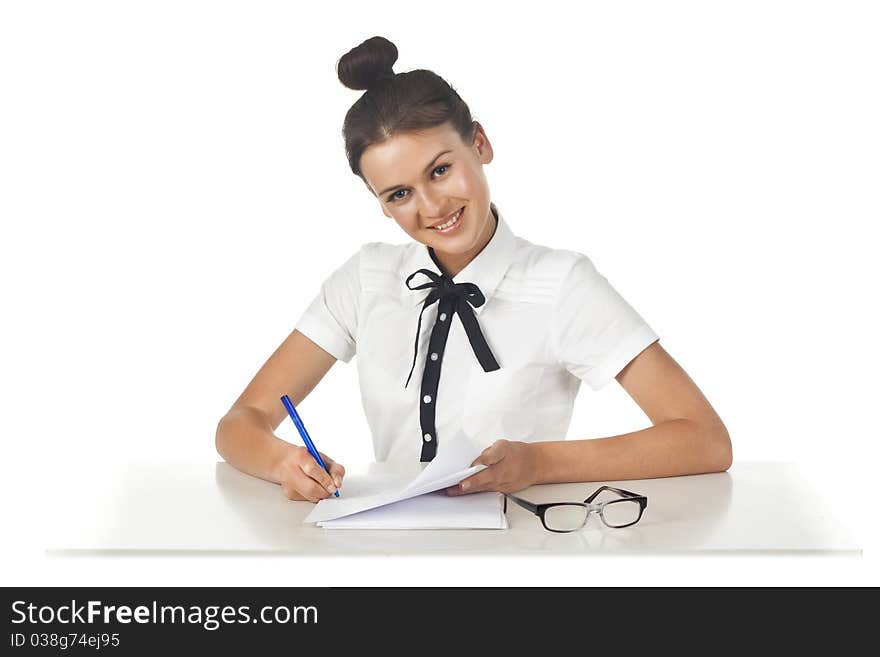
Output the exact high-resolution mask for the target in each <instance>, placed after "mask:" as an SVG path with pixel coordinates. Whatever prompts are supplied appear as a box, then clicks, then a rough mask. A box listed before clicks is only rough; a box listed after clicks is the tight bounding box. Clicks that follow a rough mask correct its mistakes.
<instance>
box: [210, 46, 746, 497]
mask: <svg viewBox="0 0 880 657" xmlns="http://www.w3.org/2000/svg"><path fill="white" fill-rule="evenodd" d="M396 61H397V49H396V47H395V46H394V44H392V43H391V42H390V41H388V40H387V39H384V38H382V37H373V38H371V39H367V40H366V41H364V42H363V43H361V44H359V45H358V46H357V47H355V48H353V49H352V50H351V51H349V52H348V53H346V54H345V55H344V56H343V57H342V58H341V59H340V60H339V63H338V67H337V74H338V76H339V79H340V81H341V82H342V83H343V84H344V85H346V86H347V87H349V88H351V89H356V90H365V91H364V93H363V94H362V95H361V96H360V98H359V99H358V100H357V101H356V102H355V103H354V105H353V106H352V107H351V108H350V109H349V111H348V113H347V114H346V117H345V121H344V125H343V135H344V138H345V150H346V156H347V158H348V163H349V166H350V168H351V170H352V172H353V173H354V174H355V175H357V176H358V177H360V178H361V180H363V182H364V184H365V185H366V187H367V189H368V190H369V192H370V194H371V195H372V196H373V198H374V199H375V200H377V201H378V203H379V207H380V209H381V211H382V213H383V214H384V215H385V216H386V217H388V218H390V219H393V220H394V221H395V222H396V223H397V225H398V226H400V228H401V229H402V230H403V231H404V232H405V233H406V234H407V235H408V236H409V237H410V238H411V242H410V243H407V244H385V243H381V242H372V243H369V244H365V245H364V246H363V247H361V248H360V249H359V250H358V251H357V252H356V253H354V254H352V255H350V257H348V259H347V260H346V261H345V262H344V263H343V264H342V265H341V266H340V267H339V268H338V269H337V270H336V271H334V272H333V274H332V275H331V276H330V277H328V278H327V280H326V281H325V282H324V284H323V285H322V286H321V289H320V291H319V292H318V294H317V295H316V296H315V297H314V299H313V300H312V302H311V303H310V304H309V306H308V307H307V308H306V309H305V310H304V312H303V314H302V316H301V318H300V320H299V322H298V323H297V325H296V327H295V329H294V330H293V331H292V332H291V334H290V336H289V337H288V338H287V339H286V340H285V341H284V343H282V345H281V346H280V347H279V348H278V349H277V350H276V351H275V352H274V353H273V354H272V355H271V357H270V358H269V359H268V360H267V361H266V363H265V364H264V365H263V367H262V368H261V369H260V371H259V372H258V373H257V374H256V376H255V377H254V378H253V380H252V381H251V382H250V384H249V385H248V386H247V388H246V389H245V390H244V392H243V393H242V395H241V396H240V397H239V399H238V400H237V401H236V402H235V404H233V406H232V408H231V409H230V410H229V412H228V413H227V414H226V415H225V416H224V417H223V419H221V421H220V423H219V425H218V429H217V437H216V442H217V449H218V451H219V452H220V454H221V455H223V457H224V458H225V459H226V460H227V461H229V462H230V463H231V464H232V465H234V466H235V467H237V468H239V469H241V470H243V471H245V472H249V473H251V474H254V475H256V476H259V477H263V478H265V479H269V480H272V481H276V482H278V483H280V484H281V485H282V487H283V490H284V492H285V494H286V495H287V496H288V497H291V498H293V499H308V500H312V501H318V500H319V499H323V498H326V497H329V496H330V495H332V494H333V493H334V491H335V490H336V487H338V486H340V484H341V482H342V478H343V477H344V474H345V470H344V468H343V467H342V466H341V465H340V464H338V463H336V462H335V461H334V460H332V459H330V458H329V457H327V456H326V455H322V456H323V458H324V461H325V462H326V463H327V465H328V469H329V472H325V471H324V470H323V469H321V468H320V467H317V465H316V461H315V459H314V458H312V457H311V455H309V454H308V452H307V451H306V450H305V448H301V447H296V446H293V445H290V444H288V443H286V442H284V441H281V440H280V439H278V438H277V437H276V436H275V435H274V433H273V432H274V430H275V428H276V427H277V426H278V425H279V423H280V422H281V420H282V419H283V418H284V409H283V408H282V407H281V405H280V404H279V403H278V399H279V397H280V396H281V395H283V394H287V395H288V396H289V397H290V398H291V399H292V400H293V401H294V403H296V404H298V403H299V402H300V401H302V399H303V398H305V397H306V395H308V394H309V392H310V391H311V390H312V389H313V388H314V387H315V386H316V385H317V384H318V382H319V381H320V380H321V379H322V377H323V376H324V375H325V374H326V372H327V371H328V370H329V369H330V367H331V366H332V365H333V363H334V362H336V360H342V361H344V362H348V361H350V360H351V359H352V358H353V357H354V355H355V353H357V355H358V359H357V367H358V376H359V381H360V390H361V395H362V402H363V408H364V411H365V413H366V417H367V421H368V424H369V426H370V429H371V432H372V439H373V448H374V453H375V456H376V459H377V460H380V461H384V460H399V461H408V462H413V461H422V462H425V461H430V460H432V459H433V458H434V457H435V456H436V454H437V451H438V450H440V449H443V445H444V440H446V439H447V438H449V437H450V436H453V435H455V434H456V433H457V432H458V431H459V430H463V431H464V432H465V433H466V434H467V435H469V436H470V437H471V438H472V439H473V440H474V441H475V442H477V443H478V444H479V445H480V446H482V447H485V449H484V450H483V452H482V454H481V456H480V457H479V459H477V461H475V463H481V464H484V465H486V466H488V467H487V468H485V469H484V470H482V471H481V472H479V473H477V474H475V475H473V476H472V477H470V478H469V479H466V480H464V481H463V482H462V483H461V485H460V486H457V487H455V488H454V489H450V490H449V491H448V492H449V493H450V494H453V495H454V494H459V493H462V492H464V491H467V492H475V491H481V490H496V491H502V492H515V491H518V490H521V489H523V488H526V487H528V486H530V485H532V484H534V483H545V482H563V481H596V480H623V479H639V478H645V477H663V476H670V475H681V474H694V473H702V472H714V471H720V470H725V469H727V468H728V467H729V466H730V464H731V458H732V456H731V454H732V452H731V445H730V438H729V436H728V433H727V430H726V428H725V426H724V424H723V422H722V421H721V419H720V418H719V417H718V415H717V414H716V413H715V411H714V409H713V408H712V406H711V405H710V404H709V402H708V400H706V398H705V397H704V396H703V395H702V393H701V392H700V390H699V389H698V388H697V386H696V384H695V383H694V382H693V381H692V380H691V379H690V378H689V377H688V375H687V374H686V373H685V372H684V370H683V369H682V368H681V367H680V366H679V365H678V364H677V363H676V362H675V361H674V360H673V359H672V357H671V356H670V355H669V354H668V353H666V351H665V350H664V349H663V348H662V347H661V346H660V344H659V338H658V335H657V334H656V333H655V332H654V330H653V329H652V328H651V326H649V325H648V323H647V322H646V321H645V319H644V318H643V317H642V316H641V315H640V314H639V313H638V312H637V311H636V310H635V309H634V308H633V307H632V306H631V305H630V304H629V303H628V302H627V301H626V300H625V299H624V298H623V297H622V296H621V295H620V294H619V293H618V292H617V291H616V290H615V289H614V287H612V285H611V284H610V283H609V282H608V280H607V279H606V278H605V277H604V276H602V274H600V273H599V272H598V271H597V270H596V268H595V267H594V266H593V263H592V261H591V260H590V259H589V257H587V256H586V255H584V254H583V253H580V252H578V251H573V250H566V249H553V248H549V247H545V246H540V245H536V244H533V243H532V242H529V241H528V240H525V239H523V238H521V237H518V236H517V235H515V234H514V232H513V230H512V228H511V226H510V225H509V224H508V221H507V218H506V216H505V215H502V213H501V211H500V210H499V208H498V206H497V205H496V203H494V202H493V201H492V200H491V198H490V192H489V184H488V181H487V178H486V175H485V170H484V167H485V165H487V164H489V163H491V162H492V159H493V151H492V145H491V143H490V142H489V138H488V136H487V134H486V130H485V129H484V127H483V126H482V125H481V124H480V123H478V122H477V121H474V120H473V119H472V117H471V113H470V110H469V108H468V106H467V104H466V103H465V102H464V101H463V100H462V99H461V97H460V96H459V95H458V93H456V91H455V90H454V89H453V88H452V87H451V86H450V85H449V84H448V83H447V82H446V81H445V80H443V79H442V78H441V77H440V76H438V75H437V74H435V73H433V72H431V71H427V70H422V69H418V70H413V71H409V72H404V73H397V74H395V73H394V71H393V66H394V63H395V62H396ZM511 216H514V217H516V215H515V214H514V215H511ZM515 220H516V221H520V222H521V225H525V224H527V222H528V218H526V217H516V218H515ZM423 326H424V329H425V330H423ZM413 332H414V333H415V335H413ZM410 345H412V346H410ZM407 371H409V376H407ZM413 373H415V381H416V382H417V385H415V386H410V385H409V384H410V381H411V379H412V377H413ZM441 373H442V376H441ZM613 379H616V380H617V381H618V382H619V383H620V385H621V386H623V387H624V389H625V390H626V391H627V392H628V393H629V394H630V396H631V397H632V398H633V400H634V401H635V402H636V403H637V404H638V405H639V406H640V407H641V408H642V409H643V410H644V411H645V413H646V414H647V416H648V417H649V418H650V419H651V422H652V423H653V426H651V427H650V428H647V429H644V430H642V431H636V432H633V433H628V434H623V435H619V436H611V437H606V438H600V439H581V440H565V438H566V436H567V432H568V426H569V423H570V419H571V415H572V409H573V404H574V401H575V398H576V396H577V393H578V390H579V388H580V384H581V383H582V382H586V383H587V384H588V386H590V388H592V389H593V390H598V389H600V388H602V387H603V386H604V385H606V384H607V383H608V382H610V381H611V380H613Z"/></svg>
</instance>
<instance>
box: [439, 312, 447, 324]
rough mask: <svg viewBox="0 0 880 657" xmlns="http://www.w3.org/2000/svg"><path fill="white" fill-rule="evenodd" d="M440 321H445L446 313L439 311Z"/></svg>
mask: <svg viewBox="0 0 880 657" xmlns="http://www.w3.org/2000/svg"><path fill="white" fill-rule="evenodd" d="M440 321H441V322H445V321H446V313H440Z"/></svg>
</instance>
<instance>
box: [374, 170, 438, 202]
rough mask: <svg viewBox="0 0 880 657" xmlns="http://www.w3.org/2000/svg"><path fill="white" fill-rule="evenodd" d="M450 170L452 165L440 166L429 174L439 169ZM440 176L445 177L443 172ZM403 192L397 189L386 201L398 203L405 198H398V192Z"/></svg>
mask: <svg viewBox="0 0 880 657" xmlns="http://www.w3.org/2000/svg"><path fill="white" fill-rule="evenodd" d="M451 168H452V165H451V164H441V165H439V166H436V167H434V170H433V171H432V172H431V173H432V174H433V173H435V172H437V171H439V170H440V169H445V170H447V171H448V170H449V169H451ZM440 175H441V176H442V175H445V171H444V173H442V174H440ZM404 191H406V190H404V189H398V190H397V191H394V192H391V194H390V195H389V196H388V200H389V201H391V202H394V201H399V200H401V199H403V198H405V197H403V196H398V194H399V193H400V192H404Z"/></svg>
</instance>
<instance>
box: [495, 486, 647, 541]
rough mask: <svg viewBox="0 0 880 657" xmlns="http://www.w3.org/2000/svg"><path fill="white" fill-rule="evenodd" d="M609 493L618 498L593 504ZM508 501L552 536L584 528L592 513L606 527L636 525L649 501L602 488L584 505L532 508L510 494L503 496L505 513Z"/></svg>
mask: <svg viewBox="0 0 880 657" xmlns="http://www.w3.org/2000/svg"><path fill="white" fill-rule="evenodd" d="M605 491H610V492H611V493H615V494H616V495H618V496H619V497H616V498H615V499H610V500H604V501H602V502H596V503H595V504H593V500H595V499H596V498H597V497H598V496H599V494H600V493H603V492H605ZM507 498H510V499H512V500H513V501H514V502H516V503H517V504H519V505H520V506H521V507H522V508H524V509H526V510H527V511H531V512H532V513H534V514H535V515H536V516H538V517H539V518H540V519H541V522H542V523H543V525H544V529H547V530H549V531H551V532H573V531H577V530H578V529H580V528H581V527H583V526H584V525H586V524H587V519H588V518H589V517H590V514H591V513H598V514H599V517H600V518H601V519H602V522H604V523H605V525H606V526H608V527H612V528H614V529H618V528H620V527H629V526H630V525H634V524H636V523H637V522H638V521H639V520H640V519H641V517H642V514H643V513H644V512H645V507H647V506H648V498H647V497H645V496H644V495H639V494H638V493H631V492H630V491H628V490H622V489H620V488H613V487H611V486H601V487H600V488H598V489H597V490H596V491H595V492H594V493H593V494H592V495H590V496H589V497H588V498H587V499H585V500H584V501H583V502H552V503H550V504H535V503H533V502H529V501H528V500H524V499H523V498H521V497H517V496H516V495H513V494H511V493H505V494H504V512H505V513H507Z"/></svg>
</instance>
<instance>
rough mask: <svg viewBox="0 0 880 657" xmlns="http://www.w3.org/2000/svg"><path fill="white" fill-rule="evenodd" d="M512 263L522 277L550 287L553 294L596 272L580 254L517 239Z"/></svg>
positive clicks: (586, 257)
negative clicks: (553, 291)
mask: <svg viewBox="0 0 880 657" xmlns="http://www.w3.org/2000/svg"><path fill="white" fill-rule="evenodd" d="M513 264H514V267H515V270H516V271H518V272H519V273H521V274H522V275H523V276H525V277H527V278H528V279H530V280H532V281H536V282H541V283H543V284H544V285H546V286H549V287H553V288H554V290H555V291H556V292H559V291H561V290H563V289H564V288H567V287H570V286H571V285H577V284H578V283H579V282H582V281H584V280H586V279H588V278H590V277H591V276H594V275H596V274H597V273H598V272H597V271H596V268H595V266H594V265H593V261H592V260H591V259H590V258H589V256H587V255H586V254H584V253H581V252H579V251H574V250H571V249H559V248H553V247H549V246H543V245H541V244H534V243H532V242H529V241H528V240H524V239H522V238H519V237H518V238H517V249H516V253H515V257H514V262H513Z"/></svg>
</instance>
